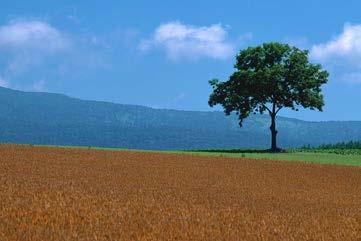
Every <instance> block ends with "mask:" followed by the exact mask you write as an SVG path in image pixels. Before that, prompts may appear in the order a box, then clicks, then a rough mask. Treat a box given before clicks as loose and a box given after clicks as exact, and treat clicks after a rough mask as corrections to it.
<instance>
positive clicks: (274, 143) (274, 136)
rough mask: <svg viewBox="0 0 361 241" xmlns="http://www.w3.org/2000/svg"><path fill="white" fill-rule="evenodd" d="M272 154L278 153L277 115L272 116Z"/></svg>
mask: <svg viewBox="0 0 361 241" xmlns="http://www.w3.org/2000/svg"><path fill="white" fill-rule="evenodd" d="M270 129H271V152H277V151H278V150H279V149H278V147H277V130H276V114H275V113H272V114H271V126H270Z"/></svg>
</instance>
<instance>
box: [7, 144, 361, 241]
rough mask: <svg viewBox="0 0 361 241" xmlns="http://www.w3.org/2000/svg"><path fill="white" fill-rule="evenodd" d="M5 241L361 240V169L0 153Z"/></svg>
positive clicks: (118, 154)
mask: <svg viewBox="0 0 361 241" xmlns="http://www.w3.org/2000/svg"><path fill="white" fill-rule="evenodd" d="M0 154H1V161H0V185H1V186H0V187H1V190H0V240H2V241H6V240H361V168H359V167H343V166H331V165H316V164H305V163H290V162H278V161H269V160H267V161H266V160H249V159H235V158H217V157H200V156H192V155H180V154H164V153H163V154H162V153H149V152H128V151H105V150H92V149H90V150H87V149H65V148H50V147H30V146H15V145H1V146H0Z"/></svg>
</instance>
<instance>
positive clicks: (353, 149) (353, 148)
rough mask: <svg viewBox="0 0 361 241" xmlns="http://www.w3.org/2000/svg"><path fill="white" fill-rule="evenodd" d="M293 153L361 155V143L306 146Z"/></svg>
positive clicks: (350, 142)
mask: <svg viewBox="0 0 361 241" xmlns="http://www.w3.org/2000/svg"><path fill="white" fill-rule="evenodd" d="M293 151H304V152H320V153H334V154H341V155H361V141H349V142H339V143H335V144H323V145H320V146H317V147H312V146H310V145H308V146H304V147H302V148H300V149H295V150H293Z"/></svg>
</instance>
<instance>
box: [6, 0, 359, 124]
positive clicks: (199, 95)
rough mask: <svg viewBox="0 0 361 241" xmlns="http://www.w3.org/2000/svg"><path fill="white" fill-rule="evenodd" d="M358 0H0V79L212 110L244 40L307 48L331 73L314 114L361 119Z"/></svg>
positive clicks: (13, 84) (305, 115)
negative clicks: (213, 83) (211, 101)
mask: <svg viewBox="0 0 361 241" xmlns="http://www.w3.org/2000/svg"><path fill="white" fill-rule="evenodd" d="M360 9H361V2H360V1H356V0H355V1H316V0H313V1H311V0H303V1H283V0H282V1H266V0H264V1H251V0H246V1H189V0H185V1H160V0H157V1H150V0H148V1H145V0H144V1H14V0H13V1H8V0H2V1H1V8H0V85H2V86H7V87H10V88H14V89H20V90H30V91H47V92H56V93H64V94H67V95H70V96H73V97H78V98H83V99H94V100H105V101H111V102H116V103H128V104H139V105H146V106H151V107H156V108H174V109H183V110H212V109H210V108H209V107H208V105H207V100H208V96H209V93H210V91H211V88H210V87H209V85H208V80H209V79H211V78H219V79H221V80H226V79H227V77H228V76H229V75H230V74H231V73H232V71H233V64H234V59H235V55H236V53H237V51H238V50H240V49H242V48H245V47H247V46H252V45H257V44H260V43H263V42H268V41H280V42H285V43H289V44H292V45H295V46H297V47H300V48H306V49H309V50H310V52H311V56H310V58H311V60H312V61H313V62H318V63H321V64H322V65H323V66H324V68H325V69H327V70H328V71H329V72H330V74H331V75H330V79H329V83H328V84H327V86H326V87H325V88H324V94H325V99H326V106H325V110H324V112H323V113H319V112H311V111H300V112H292V111H283V112H281V113H280V114H281V115H283V116H289V117H296V118H300V119H305V120H361V107H360V102H361V14H360Z"/></svg>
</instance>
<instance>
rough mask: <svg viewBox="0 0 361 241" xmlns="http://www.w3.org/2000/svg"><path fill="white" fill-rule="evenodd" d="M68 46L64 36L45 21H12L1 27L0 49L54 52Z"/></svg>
mask: <svg viewBox="0 0 361 241" xmlns="http://www.w3.org/2000/svg"><path fill="white" fill-rule="evenodd" d="M68 45H69V40H68V39H67V38H66V37H65V36H64V34H62V33H61V32H60V31H59V30H57V29H56V28H54V27H52V26H51V25H49V24H48V23H46V22H43V21H25V20H21V21H12V22H10V23H8V24H7V25H4V26H0V48H13V49H15V50H18V49H19V48H20V49H24V48H26V49H34V50H37V51H39V50H41V51H47V52H48V51H51V52H52V51H58V50H63V49H66V48H67V47H68Z"/></svg>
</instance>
